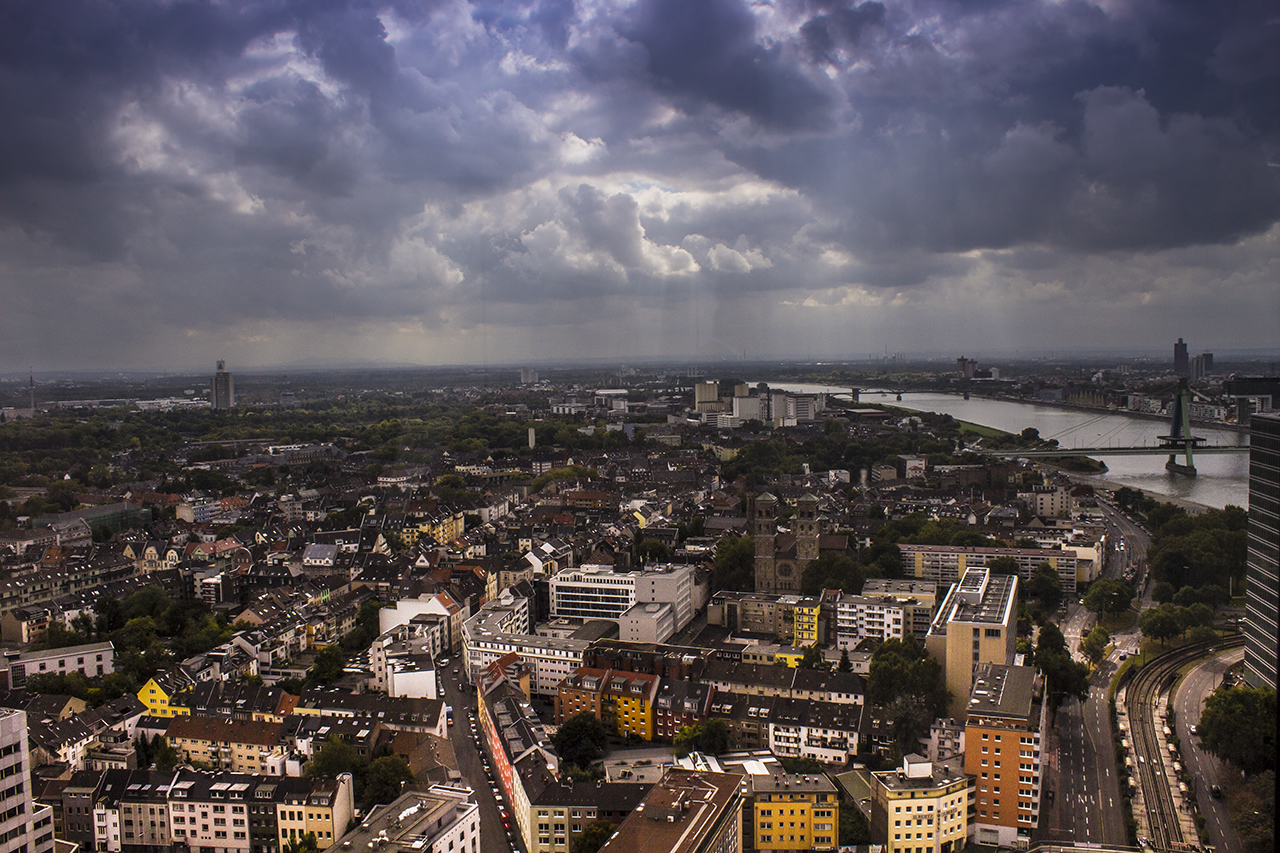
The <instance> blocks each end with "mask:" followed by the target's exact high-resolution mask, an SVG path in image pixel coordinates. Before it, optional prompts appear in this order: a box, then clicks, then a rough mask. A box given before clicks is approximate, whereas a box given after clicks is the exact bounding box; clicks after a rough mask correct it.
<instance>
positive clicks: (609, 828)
mask: <svg viewBox="0 0 1280 853" xmlns="http://www.w3.org/2000/svg"><path fill="white" fill-rule="evenodd" d="M617 828H618V827H617V826H615V825H614V824H612V823H593V824H589V825H588V826H587V828H586V829H584V830H582V833H581V834H580V835H579V836H578V837H577V838H575V839H574V840H573V846H572V847H571V848H569V849H570V851H571V853H596V851H598V850H599V849H600V848H601V847H603V846H604V843H605V842H606V841H608V840H609V839H610V838H611V837H613V831H614V830H615V829H617Z"/></svg>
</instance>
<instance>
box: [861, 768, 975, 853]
mask: <svg viewBox="0 0 1280 853" xmlns="http://www.w3.org/2000/svg"><path fill="white" fill-rule="evenodd" d="M963 762H964V759H963V758H962V757H960V756H957V757H955V758H951V759H948V760H947V761H938V762H932V761H929V760H928V759H926V758H922V757H921V756H919V755H908V756H906V757H905V758H903V759H902V767H901V768H900V769H898V770H886V771H882V772H879V773H873V774H871V841H872V843H873V844H883V845H885V846H884V853H926V852H927V853H953V851H956V850H961V849H963V848H964V845H965V840H966V838H967V837H968V834H969V800H970V798H971V797H972V796H973V789H972V787H971V782H972V777H970V776H968V775H966V774H965V772H964V765H963Z"/></svg>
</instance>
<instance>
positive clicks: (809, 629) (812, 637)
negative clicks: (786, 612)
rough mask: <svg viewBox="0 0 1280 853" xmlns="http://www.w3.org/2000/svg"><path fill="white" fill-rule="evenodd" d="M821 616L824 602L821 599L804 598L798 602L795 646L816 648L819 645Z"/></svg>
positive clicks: (795, 614) (795, 613)
mask: <svg viewBox="0 0 1280 853" xmlns="http://www.w3.org/2000/svg"><path fill="white" fill-rule="evenodd" d="M821 614H822V600H821V599H819V598H803V599H801V600H800V601H797V602H796V606H795V611H794V619H795V639H794V640H793V641H792V644H793V645H796V646H816V645H817V644H818V619H819V617H820V616H821Z"/></svg>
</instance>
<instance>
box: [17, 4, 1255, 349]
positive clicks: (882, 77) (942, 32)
mask: <svg viewBox="0 0 1280 853" xmlns="http://www.w3.org/2000/svg"><path fill="white" fill-rule="evenodd" d="M1278 46H1280V12H1278V11H1277V8H1276V6H1275V4H1274V2H1272V0H1258V2H1229V0H1215V2H1204V0H1098V2H1074V0H1060V2H1039V1H1038V0H1009V2H999V0H991V1H990V2H982V1H981V0H973V1H972V2H959V1H958V0H907V2H894V0H886V2H883V3H881V2H871V0H868V2H862V3H855V2H841V0H773V1H772V2H764V1H763V0H762V2H755V3H747V2H741V1H740V0H636V2H607V0H577V2H572V1H571V0H535V1H534V2H527V3H521V2H516V0H485V2H475V3H466V2H461V1H460V0H406V2H396V1H393V2H381V3H379V2H356V0H351V1H350V2H340V0H270V2H257V3H255V2H246V1H245V0H235V2H232V0H227V2H149V0H119V2H109V0H60V2H56V3H54V2H48V0H5V2H4V3H2V4H0V109H2V110H3V112H2V113H0V116H2V121H0V372H10V371H21V370H25V369H26V367H27V366H28V365H31V366H34V367H35V369H36V370H37V371H40V370H52V369H75V368H104V367H105V368H165V367H167V368H170V369H202V368H206V367H207V368H210V369H211V367H212V364H213V361H214V360H215V359H218V358H224V359H226V360H227V362H228V367H229V369H232V370H235V369H237V368H241V369H245V368H249V367H255V366H272V365H298V364H306V363H316V364H319V363H324V364H335V363H342V362H346V361H354V360H370V359H373V360H388V361H394V362H412V363H421V364H434V363H465V362H474V363H489V362H492V363H495V364H496V363H506V362H528V363H531V364H536V363H537V362H538V360H539V359H554V358H600V359H611V360H625V359H628V358H641V357H673V358H689V359H697V358H705V359H722V358H730V357H739V358H740V357H746V358H748V359H756V358H766V357H773V356H800V357H848V356H856V357H862V356H865V355H866V354H867V353H871V352H880V351H882V350H883V349H884V348H886V347H887V348H888V349H889V350H890V351H903V352H908V353H910V352H922V351H929V352H947V351H949V350H954V351H955V352H956V354H957V355H958V354H962V353H963V354H967V355H970V356H981V355H982V354H983V353H984V352H992V351H996V350H1011V349H1014V348H1022V349H1024V350H1042V349H1049V348H1052V349H1068V348H1072V347H1076V346H1080V347H1091V348H1098V347H1102V348H1108V349H1113V348H1127V347H1157V348H1167V349H1169V350H1170V351H1171V348H1172V342H1173V340H1174V339H1175V338H1177V337H1179V336H1181V337H1184V338H1186V339H1187V341H1188V343H1189V344H1190V347H1191V350H1192V352H1193V353H1194V352H1199V351H1200V350H1202V349H1215V348H1216V349H1218V350H1219V351H1221V350H1224V349H1229V348H1230V349H1239V348H1247V347H1271V348H1274V347H1276V346H1277V345H1280V120H1278V118H1280V97H1277V92H1278V91H1280V47H1278Z"/></svg>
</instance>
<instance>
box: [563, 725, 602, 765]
mask: <svg viewBox="0 0 1280 853" xmlns="http://www.w3.org/2000/svg"><path fill="white" fill-rule="evenodd" d="M554 741H555V745H556V749H557V750H558V751H559V752H560V757H561V758H563V759H564V760H565V761H567V762H569V763H570V764H576V765H577V766H579V767H588V766H590V765H591V764H593V763H594V762H595V761H596V760H597V759H599V758H600V756H601V755H603V754H604V748H605V745H606V744H607V743H608V742H609V727H608V726H606V725H605V724H604V723H603V722H602V721H601V720H597V719H596V718H595V717H594V716H592V715H591V714H590V713H588V712H586V711H583V712H581V713H578V714H574V715H573V716H572V717H570V718H569V719H567V720H565V721H564V724H563V725H561V726H560V730H559V731H557V732H556V735H555V738H554Z"/></svg>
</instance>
